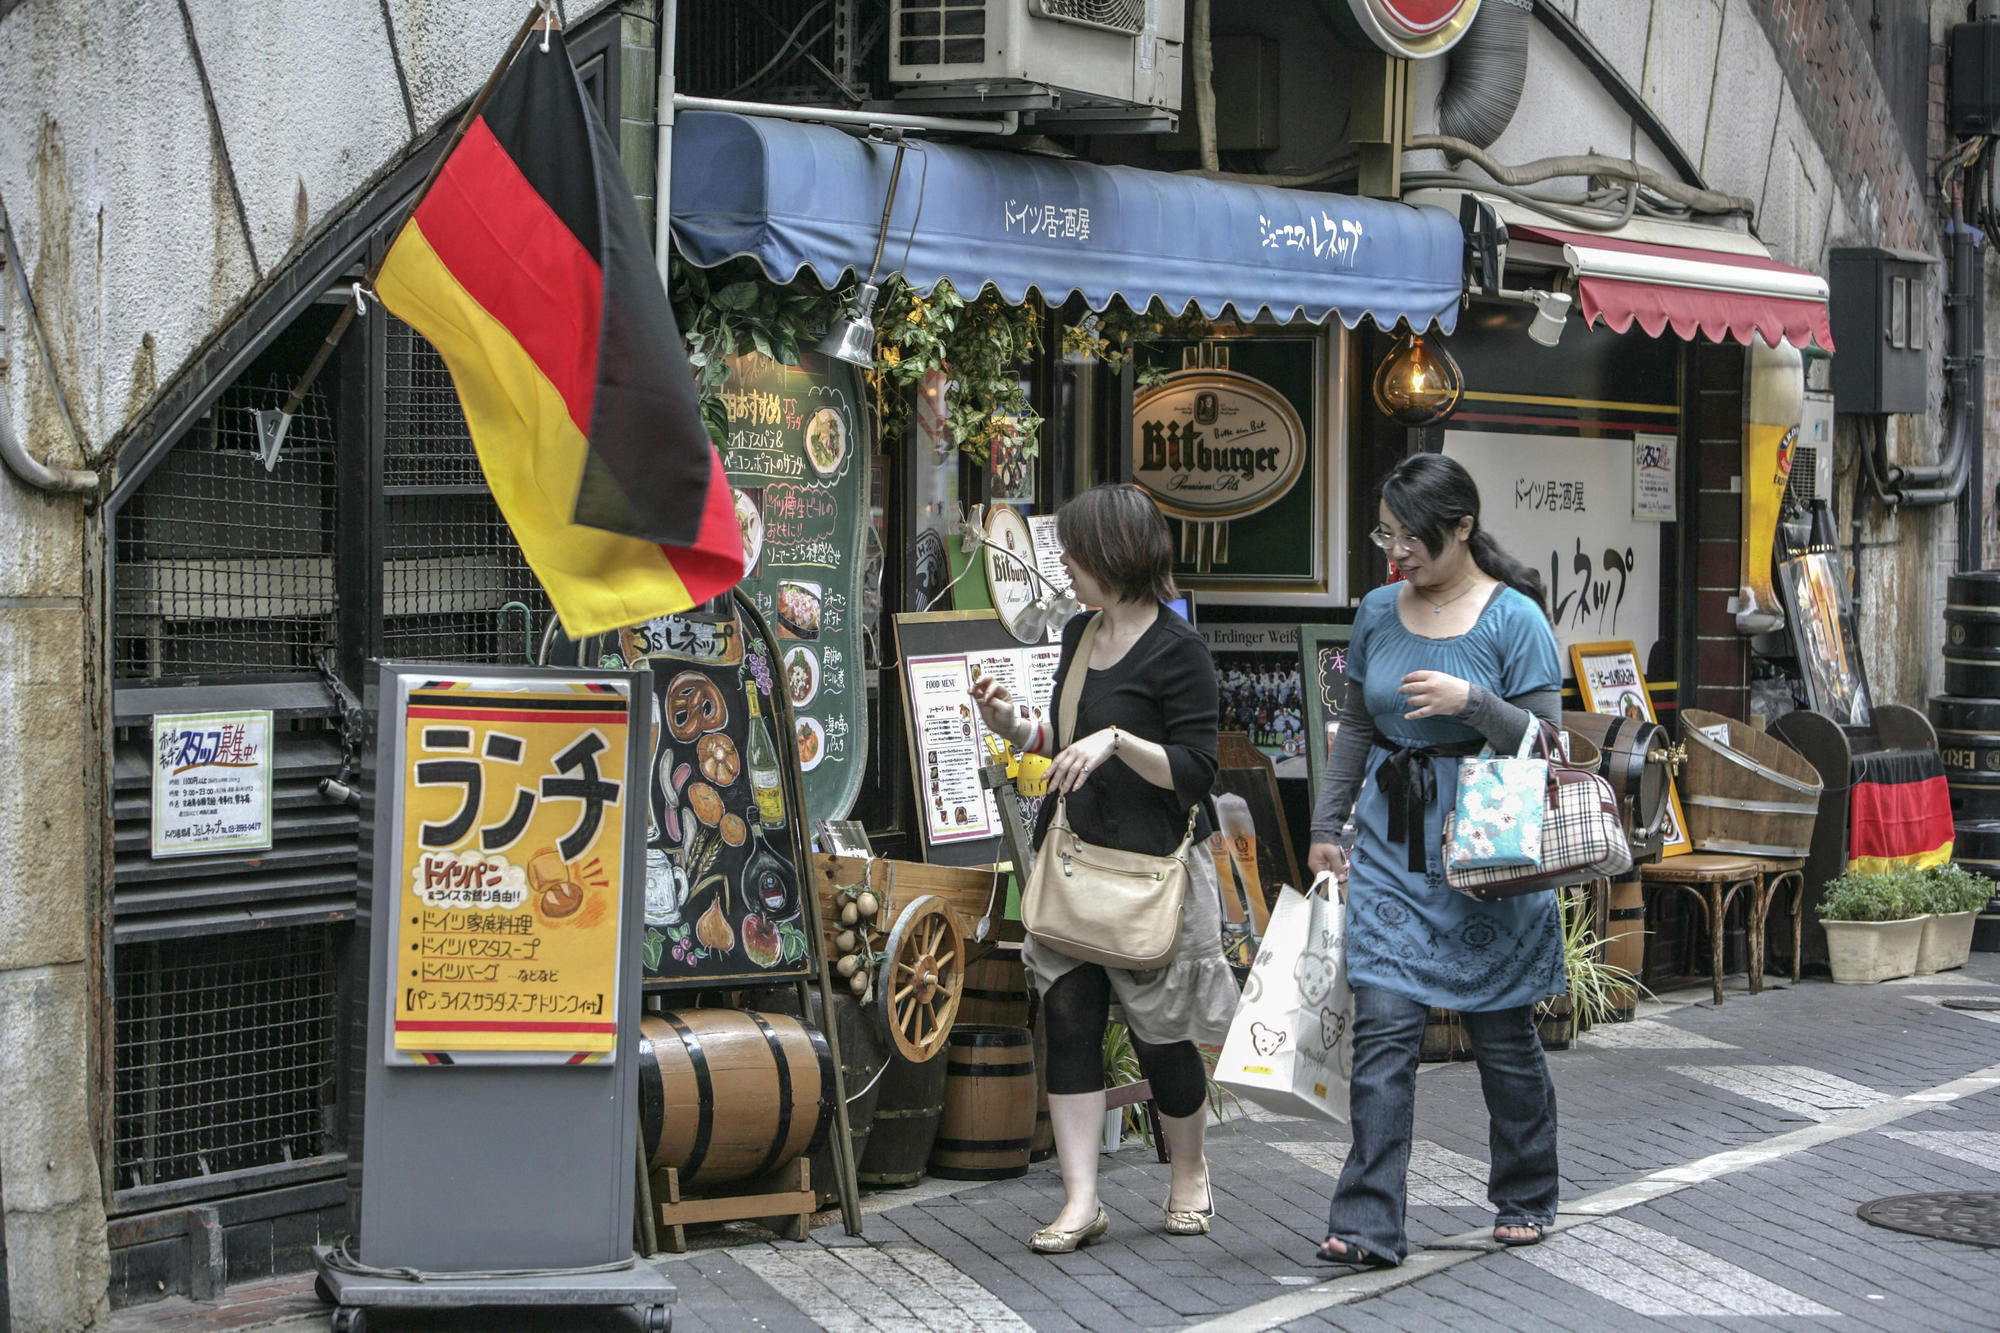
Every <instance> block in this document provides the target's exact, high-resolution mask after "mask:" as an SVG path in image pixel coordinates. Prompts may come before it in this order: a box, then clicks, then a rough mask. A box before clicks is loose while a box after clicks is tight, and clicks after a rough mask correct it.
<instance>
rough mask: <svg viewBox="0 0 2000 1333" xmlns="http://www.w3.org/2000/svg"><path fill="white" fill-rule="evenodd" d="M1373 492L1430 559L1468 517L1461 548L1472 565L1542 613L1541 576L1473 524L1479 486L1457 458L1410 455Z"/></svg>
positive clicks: (1476, 519) (1476, 520) (1544, 605)
mask: <svg viewBox="0 0 2000 1333" xmlns="http://www.w3.org/2000/svg"><path fill="white" fill-rule="evenodd" d="M1378 493H1379V494H1380V496H1381V499H1382V503H1383V504H1386V505H1388V506H1389V512H1390V513H1392V514H1394V515H1395V516H1396V519H1397V521H1398V522H1400V523H1401V524H1402V525H1403V526H1404V527H1405V528H1406V529H1408V530H1409V532H1410V534H1411V535H1412V536H1414V537H1415V538H1417V540H1419V541H1421V542H1422V543H1423V544H1424V550H1426V551H1427V552H1429V553H1430V555H1431V556H1432V557H1433V558H1435V557H1436V556H1437V553H1438V551H1439V550H1440V549H1441V548H1442V547H1443V546H1444V543H1445V538H1446V537H1447V536H1449V535H1450V534H1451V533H1452V531H1453V530H1454V529H1456V528H1457V527H1458V521H1459V520H1460V519H1462V518H1465V517H1467V516H1468V515H1469V516H1470V517H1471V519H1472V536H1471V538H1470V539H1468V541H1467V542H1466V547H1467V550H1468V551H1469V553H1470V554H1471V556H1472V563H1474V564H1475V565H1478V566H1479V568H1480V569H1481V570H1483V571H1484V572H1485V573H1486V574H1487V576H1488V577H1490V578H1495V579H1498V580H1499V581H1500V582H1502V583H1504V584H1506V585H1507V586H1508V587H1510V588H1512V589H1514V590H1515V591H1516V592H1519V593H1523V594H1525V595H1526V596H1527V597H1528V599H1529V600H1530V601H1532V602H1534V604H1535V605H1536V606H1539V607H1541V608H1542V614H1543V615H1547V614H1548V610H1549V607H1548V598H1547V596H1546V594H1545V593H1544V591H1543V586H1542V576H1541V575H1540V574H1538V573H1536V572H1535V571H1534V570H1533V569H1531V568H1529V567H1528V566H1527V565H1525V564H1523V563H1521V562H1520V561H1519V560H1516V559H1515V558H1514V557H1513V556H1511V555H1509V554H1508V553H1507V552H1506V550H1505V549H1504V548H1502V546H1501V545H1500V543H1499V542H1497V541H1495V540H1493V534H1492V533H1490V532H1488V531H1487V530H1486V527H1485V525H1484V524H1482V523H1481V522H1480V521H1479V487H1478V486H1477V485H1476V484H1474V482H1473V480H1472V474H1471V473H1470V472H1467V471H1466V470H1465V466H1464V464H1462V463H1460V462H1459V461H1458V460H1457V459H1455V458H1447V457H1445V456H1444V455H1443V454H1411V455H1410V456H1409V457H1408V458H1405V459H1404V460H1403V461H1402V462H1400V463H1398V464H1396V466H1395V467H1393V468H1391V469H1390V470H1389V475H1388V476H1386V477H1384V478H1383V479H1382V485H1381V487H1380V489H1379V492H1378Z"/></svg>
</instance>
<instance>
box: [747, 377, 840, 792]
mask: <svg viewBox="0 0 2000 1333" xmlns="http://www.w3.org/2000/svg"><path fill="white" fill-rule="evenodd" d="M722 403H723V407H724V409H725V410H726V411H727V413H728V416H729V441H728V445H727V447H726V448H725V449H724V450H723V466H724V468H725V469H726V470H727V471H728V473H729V483H730V485H731V486H732V487H734V488H735V490H736V503H737V515H738V519H739V520H740V521H741V522H742V523H743V525H744V544H745V549H746V551H747V552H748V554H749V555H750V556H751V557H752V564H751V566H750V571H749V573H748V574H747V575H745V577H744V579H743V585H742V586H743V591H744V592H745V593H746V594H747V595H748V596H749V597H750V599H751V600H752V601H753V602H754V603H755V604H756V607H757V609H758V610H759V611H760V612H762V613H763V615H764V617H765V619H766V620H768V621H769V622H770V624H771V628H772V631H773V633H774V634H775V635H776V636H777V642H776V644H775V645H774V647H775V649H776V663H775V669H776V670H777V672H778V676H779V683H781V684H782V685H783V687H784V688H785V689H786V690H787V691H788V692H789V693H790V695H791V700H792V708H793V710H794V712H795V713H796V714H797V717H798V730H797V734H796V735H795V736H794V737H793V738H792V743H793V744H794V745H795V746H796V747H797V748H798V751H799V765H800V767H801V769H802V770H803V771H804V774H805V797H806V815H807V818H808V819H809V820H821V819H840V818H842V817H844V816H845V815H846V814H847V812H848V809H849V807H851V806H852V805H853V804H854V798H855V796H856V794H857V793H858V792H859V791H860V789H861V775H862V769H863V767H864V765H865V763H866V760H867V754H868V746H867V728H868V712H867V681H866V680H865V679H864V677H863V674H862V660H863V659H862V646H861V614H860V612H861V575H862V569H861V565H862V543H863V541H864V539H865V535H866V529H867V522H868V460H869V455H870V453H871V452H872V447H873V442H872V441H871V440H870V439H869V438H868V436H867V434H866V433H865V429H866V421H867V418H866V416H865V414H864V412H863V403H864V398H863V392H862V385H861V375H860V372H859V371H857V370H856V369H855V368H854V367H852V366H850V365H847V364H846V363H844V362H839V361H833V360H830V359H829V358H827V357H823V356H820V355H819V354H818V353H812V352H809V353H807V354H805V355H804V356H803V357H801V358H800V362H799V364H798V365H796V366H787V365H783V364H781V363H779V362H777V361H773V360H772V359H771V358H769V357H766V356H759V355H757V354H756V353H750V354H748V355H745V356H738V357H734V358H732V359H731V361H730V363H729V377H728V379H727V380H726V381H725V382H724V384H723V389H722Z"/></svg>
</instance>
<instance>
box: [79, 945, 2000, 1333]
mask: <svg viewBox="0 0 2000 1333" xmlns="http://www.w3.org/2000/svg"><path fill="white" fill-rule="evenodd" d="M1971 996H1992V997H1996V998H2000V955H1975V957H1974V960H1973V963H1972V965H1971V966H1970V967H1968V968H1967V969H1965V970H1964V971H1962V972H1955V973H1949V974H1945V975H1943V976H1939V977H1932V978H1913V979H1910V980H1908V981H1904V982H1896V983H1889V984H1887V985H1882V986H1872V987H1836V986H1833V985H1831V984H1830V983H1827V982H1824V981H1812V980H1808V981H1806V982H1805V983H1803V984H1801V985H1798V986H1795V987H1793V986H1778V987H1773V988H1767V989H1766V990H1765V992H1764V993H1763V994H1761V995H1758V996H1750V995H1747V994H1746V993H1744V991H1743V989H1742V987H1741V983H1740V981H1739V982H1738V984H1737V985H1736V986H1735V987H1734V988H1733V989H1732V990H1731V991H1730V993H1729V996H1728V999H1727V1000H1726V1002H1725V1003H1724V1004H1722V1005H1721V1006H1715V1005H1713V1004H1711V1003H1710V1002H1709V1001H1708V1000H1707V999H1706V992H1705V990H1704V991H1693V990H1689V991H1681V992H1676V993H1674V994H1672V995H1669V996H1667V997H1665V1001H1664V1002H1663V1003H1661V1004H1656V1005H1649V1006H1647V1007H1646V1008H1645V1010H1644V1011H1643V1014H1642V1017H1641V1019H1640V1020H1639V1021H1637V1022H1634V1023H1628V1024H1619V1025H1615V1026H1612V1027H1608V1028H1603V1029H1599V1030H1597V1031H1595V1032H1593V1033H1589V1034H1586V1035H1585V1036H1584V1037H1583V1039H1582V1040H1581V1041H1580V1042H1579V1043H1578V1046H1577V1048H1576V1049H1574V1050H1571V1051H1566V1052H1561V1053H1558V1054H1555V1055H1553V1056H1552V1057H1551V1063H1552V1068H1553V1070H1554V1072H1555V1078H1556V1083H1557V1088H1558V1098H1559V1104H1560V1107H1561V1116H1562V1126H1561V1157H1562V1166H1563V1200H1564V1204H1563V1207H1564V1210H1565V1212H1564V1215H1563V1218H1562V1219H1561V1223H1562V1225H1561V1229H1559V1230H1558V1231H1557V1232H1556V1233H1555V1234H1552V1235H1551V1237H1550V1238H1549V1239H1548V1240H1547V1241H1546V1242H1544V1243H1543V1244H1542V1245H1541V1246H1539V1247H1535V1248H1530V1249H1520V1250H1508V1251H1496V1250H1495V1249H1494V1247H1492V1246H1491V1244H1490V1242H1489V1241H1488V1240H1487V1239H1486V1233H1487V1232H1488V1231H1489V1230H1490V1227H1491V1224H1492V1215H1491V1212H1490V1210H1489V1209H1488V1208H1487V1206H1486V1204H1485V1202H1484V1195H1485V1172H1486V1165H1485V1164H1486V1161H1487V1147H1486V1118H1485V1108H1484V1105H1483V1103H1482V1101H1481V1098H1480V1093H1479V1084H1478V1077H1477V1073H1476V1070H1475V1068H1474V1067H1473V1066H1472V1065H1470V1064H1460V1065H1431V1066H1425V1067H1424V1069H1423V1072H1422V1073H1421V1075H1420V1076H1419V1081H1418V1097H1417V1123H1416V1135H1417V1142H1416V1147H1415V1149H1414V1151H1413V1154H1412V1160H1411V1195H1410V1214H1409V1230H1410V1237H1411V1241H1412V1244H1413V1246H1414V1247H1419V1248H1417V1249H1416V1250H1415V1252H1414V1253H1413V1255H1412V1259H1411V1261H1410V1262H1409V1263H1408V1264H1406V1265H1405V1266H1404V1267H1403V1268H1402V1269H1400V1270H1396V1271H1394V1272H1388V1273H1375V1274H1366V1275H1356V1276H1345V1277H1340V1278H1338V1279H1335V1278H1333V1276H1332V1275H1333V1273H1334V1272H1335V1271H1336V1270H1332V1269H1328V1268H1326V1267H1325V1266H1322V1265H1318V1264H1315V1263H1314V1262H1313V1260H1312V1258H1311V1248H1312V1245H1313V1244H1314V1243H1315V1242H1316V1240H1317V1239H1318V1237H1319V1236H1320V1235H1321V1234H1323V1228H1324V1223H1325V1212H1326V1199H1327V1195H1328V1193H1329V1192H1330V1190H1331V1188H1332V1184H1333V1178H1334V1175H1335V1174H1336V1173H1337V1172H1338V1170H1339V1165H1340V1162H1341V1160H1342V1157H1343V1155H1344V1152H1345V1149H1346V1141H1345V1138H1344V1136H1342V1135H1341V1134H1339V1133H1337V1132H1334V1131H1333V1129H1332V1127H1322V1126H1318V1125H1315V1124H1310V1123H1307V1122H1302V1121H1295V1120H1285V1119H1280V1118H1276V1117H1270V1116H1266V1115H1263V1114H1261V1113H1258V1114H1248V1115H1245V1114H1239V1115H1237V1116H1236V1117H1235V1118H1233V1119H1232V1120H1231V1121H1230V1122H1229V1123H1228V1124H1226V1125H1224V1126H1222V1127H1219V1128H1217V1129H1215V1130H1214V1131H1212V1134H1213V1137H1212V1139H1211V1144H1212V1147H1211V1154H1210V1155H1211V1163H1212V1168H1213V1175H1214V1180H1215V1186H1216V1191H1215V1192H1216V1207H1217V1219H1216V1223H1215V1227H1214V1231H1213V1234H1212V1235H1211V1236H1209V1237H1207V1238H1201V1239H1182V1238H1174V1237H1168V1236H1166V1235H1165V1234H1164V1233H1163V1232H1162V1231H1161V1229H1160V1225H1159V1223H1160V1207H1161V1202H1162V1200H1163V1199H1164V1196H1165V1190H1166V1168H1165V1167H1162V1166H1159V1165H1157V1164H1156V1163H1154V1162H1153V1161H1152V1159H1151V1154H1150V1153H1149V1152H1148V1151H1147V1150H1145V1149H1143V1148H1142V1147H1140V1146H1138V1145H1128V1146H1127V1147H1126V1148H1125V1149H1124V1150H1123V1151H1121V1152H1120V1153H1118V1154H1116V1155H1115V1156H1112V1157H1106V1158H1104V1159H1103V1164H1104V1173H1103V1181H1102V1193H1103V1196H1104V1200H1105V1204H1106V1206H1107V1207H1108V1208H1109V1209H1110V1211H1111V1214H1112V1219H1113V1220H1112V1232H1111V1235H1110V1237H1109V1238H1108V1239H1107V1240H1106V1241H1105V1242H1103V1243H1102V1244H1099V1245H1096V1246H1093V1247H1091V1248H1089V1249H1087V1250H1085V1251H1083V1252H1081V1253H1078V1254H1075V1255H1070V1256H1064V1257H1062V1258H1056V1259H1051V1258H1045V1257H1042V1256H1038V1255H1035V1254H1033V1253H1031V1252H1030V1251H1029V1250H1028V1248H1027V1246H1026V1243H1025V1241H1026V1237H1027V1235H1028V1233H1029V1232H1031V1231H1033V1230H1034V1229H1035V1228H1036V1227H1037V1226H1040V1225H1042V1224H1043V1223H1044V1222H1046V1221H1047V1220H1048V1218H1050V1217H1052V1216H1054V1214H1055V1212H1056V1211H1057V1209H1058V1208H1059V1207H1060V1200H1061V1185H1060V1181H1059V1180H1058V1178H1057V1176H1056V1174H1055V1171H1054V1169H1053V1168H1054V1164H1053V1163H1049V1164H1047V1165H1045V1166H1038V1167H1036V1168H1035V1169H1034V1170H1032V1171H1031V1172H1030V1173H1029V1174H1028V1175H1027V1176H1026V1177H1024V1178H1022V1179H1018V1180H1011V1181H1000V1182H993V1183H988V1184H978V1185H966V1184H958V1183H955V1182H941V1181H927V1182H925V1183H924V1184H923V1185H921V1186H919V1187H918V1188H916V1189H914V1190H911V1191H907V1192H902V1193H898V1192H886V1193H883V1194H872V1195H869V1196H867V1201H868V1202H867V1207H868V1216H867V1218H866V1227H865V1233H866V1234H865V1236H864V1237H861V1238H854V1237H848V1236H846V1235H844V1234H843V1233H842V1231H841V1228H840V1227H839V1226H838V1224H837V1223H836V1224H834V1225H829V1226H824V1227H822V1228H820V1229H819V1230H818V1231H816V1232H815V1233H814V1236H813V1238H812V1239H811V1240H810V1241H808V1242H805V1243H803V1244H790V1243H784V1242H775V1241H773V1240H771V1239H770V1238H769V1236H768V1235H767V1234H766V1233H763V1232H760V1231H758V1230H757V1229H755V1228H753V1227H747V1226H746V1227H739V1228H728V1229H722V1230H718V1231H714V1232H711V1233H709V1234H708V1235H707V1236H705V1237H704V1238H703V1242H702V1243H703V1244H704V1245H705V1246H708V1247H710V1248H704V1249H701V1250H698V1251H697V1252H696V1253H693V1254H691V1255H687V1256H681V1257H673V1258H665V1259H662V1260H661V1261H660V1262H659V1265H658V1266H659V1268H660V1270H661V1271H662V1272H664V1273H665V1274H667V1275H668V1276H669V1277H670V1278H671V1279H672V1280H673V1281H674V1282H675V1283H676V1285H677V1286H678V1287H679V1290H680V1302H679V1305H678V1306H677V1308H676V1312H675V1318H674V1327H675V1329H676V1330H677V1331H678V1333H708V1331H711V1330H712V1331H714V1333H735V1331H736V1330H773V1331H774V1333H784V1331H788V1330H808V1329H822V1328H823V1329H830V1330H836V1331H837V1333H868V1331H871V1330H897V1331H898V1333H929V1331H930V1330H982V1331H983V1330H988V1329H994V1330H1009V1329H1021V1330H1027V1329H1032V1330H1036V1331H1037V1333H1042V1331H1044V1330H1072V1329H1090V1330H1094V1331H1095V1330H1123V1329H1156V1328H1172V1327H1195V1328H1204V1329H1206V1328H1213V1329H1218V1330H1220V1329H1228V1330H1252V1329H1267V1328H1299V1329H1309V1328H1330V1327H1338V1328H1342V1329H1385V1330H1386V1329H1404V1328H1410V1329H1416V1328H1420V1327H1421V1328H1423V1329H1426V1330H1429V1329H1447V1330H1449V1329H1458V1328H1465V1329H1478V1330H1481V1333H1490V1331H1491V1330H1495V1329H1517V1328H1518V1329H1524V1330H1527V1329H1535V1330H1541V1329H1572V1328H1573V1329H1591V1330H1599V1329H1602V1328H1604V1327H1606V1326H1615V1327H1618V1328H1620V1329H1621V1330H1627V1329H1642V1328H1653V1327H1658V1328H1672V1329H1689V1328H1701V1327H1729V1328H1750V1327H1755V1328H1765V1327H1782V1326H1785V1325H1786V1324H1787V1323H1794V1324H1795V1323H1801V1322H1805V1321H1809V1322H1813V1323H1815V1324H1817V1323H1819V1322H1826V1321H1838V1322H1839V1323H1840V1324H1841V1325H1842V1326H1847V1327H1853V1328H1855V1329H1874V1328H1883V1329H1905V1328H1908V1329H1915V1328H1918V1327H1921V1328H1924V1329H1927V1330H1953V1329H1968V1330H1970V1329H1993V1328H2000V1304H1996V1301H1995V1296H1994V1293H1995V1292H1997V1291H2000V1250H1988V1249H1982V1248H1978V1247H1975V1246H1968V1245H1960V1244H1953V1243H1950V1242H1944V1241H1931V1240H1925V1239H1922V1238H1920V1237H1916V1236H1908V1235H1903V1234H1901V1233H1897V1232H1892V1231H1886V1230H1883V1229H1880V1228H1877V1227H1873V1226H1869V1225H1867V1224H1865V1223H1863V1222H1861V1221H1860V1220H1859V1219H1858V1218H1857V1217H1855V1215H1854V1210H1855V1208H1856V1206H1857V1205H1859V1204H1861V1203H1863V1202H1866V1201H1867V1200H1869V1199H1873V1198H1877V1197H1880V1196H1884V1195H1891V1194H1903V1193H1913V1192H1917V1191H1923V1190H1944V1189H2000V1012H1971V1011H1959V1010H1954V1009H1950V1008H1947V1007H1945V1005H1944V1001H1945V1000H1947V999H1950V998H1952V997H1971ZM1954 1081H1957V1082H1954ZM1690 1164H1698V1165H1693V1166H1691V1165H1690ZM1338 1271H1341V1272H1344V1271H1345V1270H1338ZM309 1288H310V1283H309V1280H306V1279H297V1278H294V1279H288V1280H280V1281H277V1282H272V1283H264V1284H259V1285H258V1286H256V1287H250V1288H239V1289H234V1290H232V1291H231V1293H230V1294H229V1296H228V1298H227V1299H225V1300H224V1301H222V1302H218V1303H216V1304H214V1305H210V1306H198V1305H194V1304H191V1303H189V1302H185V1301H170V1302H162V1303H160V1304H158V1305H154V1306H148V1307H143V1308H140V1309H134V1310H128V1311H123V1312H121V1313H120V1314H119V1315H117V1316H116V1317H115V1318H114V1320H113V1321H112V1323H111V1325H110V1327H111V1329H113V1330H115V1331H116V1333H127V1331H128V1330H134V1331H136V1330H140V1329H147V1330H161V1333H196V1330H201V1331H203V1333H207V1331H209V1330H216V1331H220V1330H240V1329H251V1328H272V1329H286V1330H292V1329H304V1328H312V1327H324V1326H325V1319H326V1316H325V1313H324V1311H323V1310H322V1309H321V1308H320V1307H318V1306H317V1305H315V1304H314V1303H313V1301H312V1298H311V1295H310V1290H309ZM369 1327H370V1333H403V1331H404V1330H409V1331H410V1333H416V1331H417V1330H426V1331H428V1330H468V1331H469V1330H474V1329H477V1330H485V1331H490V1333H514V1331H515V1330H521V1331H523V1333H526V1331H527V1330H536V1331H537V1333H539V1331H540V1330H550V1331H552V1333H553V1331H555V1330H563V1331H565V1333H566V1331H569V1330H575V1331H576V1333H587V1331H589V1330H596V1329H636V1328H637V1327H638V1324H637V1321H636V1320H635V1319H631V1318H629V1317H627V1316H626V1315H625V1314H624V1313H623V1312H605V1313H602V1314H599V1315H595V1316H586V1315H578V1314H575V1313H572V1312H563V1313H560V1314H555V1313H548V1314H543V1315H540V1316H534V1317H525V1316H524V1317H515V1316H503V1315H500V1314H497V1313H496V1312H492V1311H478V1312H466V1313H463V1314H453V1315H449V1316H446V1315H436V1314H432V1315H424V1316H401V1317H388V1316H376V1317H373V1318H371V1321H370V1325H369Z"/></svg>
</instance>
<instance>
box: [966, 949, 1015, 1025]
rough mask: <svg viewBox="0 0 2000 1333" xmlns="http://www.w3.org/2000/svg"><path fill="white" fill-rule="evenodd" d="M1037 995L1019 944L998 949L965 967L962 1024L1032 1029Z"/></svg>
mask: <svg viewBox="0 0 2000 1333" xmlns="http://www.w3.org/2000/svg"><path fill="white" fill-rule="evenodd" d="M1032 1000H1033V993H1032V992H1031V991H1030V990H1029V989H1028V969H1027V968H1026V966H1024V965H1023V964H1022V962H1021V950H1020V947H1019V946H1018V945H1011V944H1002V945H998V946H996V947H995V948H994V949H993V950H992V952H990V953H988V954H987V955H986V956H985V957H984V958H980V959H977V960H975V961H973V962H969V963H967V964H966V965H965V984H964V985H963V986H961V987H960V988H959V991H958V1020H957V1021H958V1022H960V1023H994V1024H998V1025H999V1026H1001V1027H1014V1028H1024V1027H1026V1026H1028V1009H1029V1006H1030V1004H1031V1003H1032Z"/></svg>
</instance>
